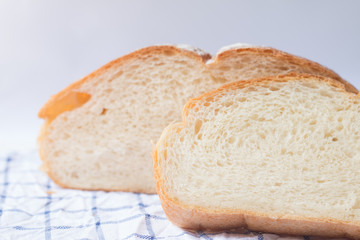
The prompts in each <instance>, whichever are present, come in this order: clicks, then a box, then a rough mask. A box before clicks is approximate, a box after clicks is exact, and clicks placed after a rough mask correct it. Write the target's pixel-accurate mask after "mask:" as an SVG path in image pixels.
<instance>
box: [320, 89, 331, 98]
mask: <svg viewBox="0 0 360 240" xmlns="http://www.w3.org/2000/svg"><path fill="white" fill-rule="evenodd" d="M320 95H321V96H324V97H329V98H331V97H333V95H332V94H331V93H330V92H328V91H320Z"/></svg>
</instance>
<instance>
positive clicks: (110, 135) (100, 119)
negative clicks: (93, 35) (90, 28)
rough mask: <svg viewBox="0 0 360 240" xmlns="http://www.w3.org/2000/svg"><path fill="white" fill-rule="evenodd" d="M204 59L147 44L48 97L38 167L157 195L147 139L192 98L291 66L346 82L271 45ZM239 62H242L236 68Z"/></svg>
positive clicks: (73, 179) (83, 185) (83, 181)
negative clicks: (39, 164)
mask: <svg viewBox="0 0 360 240" xmlns="http://www.w3.org/2000/svg"><path fill="white" fill-rule="evenodd" d="M246 56H248V58H249V59H252V60H250V61H246ZM209 58H210V55H209V54H206V53H204V52H202V51H200V50H198V49H194V48H189V47H184V46H178V47H175V46H153V47H148V48H144V49H141V50H138V51H135V52H133V53H131V54H129V55H126V56H124V57H122V58H119V59H117V60H115V61H113V62H110V63H109V64H107V65H105V66H103V67H102V68H100V69H99V70H97V71H95V72H94V73H92V74H90V75H89V76H87V77H85V78H84V79H82V80H80V81H78V82H75V83H74V84H72V85H70V86H69V87H67V88H66V89H64V90H62V91H61V92H59V93H58V94H57V95H55V96H53V97H52V98H51V99H50V100H49V101H48V103H46V104H45V105H44V107H43V108H42V109H41V111H40V113H39V116H40V117H41V118H44V119H45V120H46V122H45V124H44V126H43V128H42V131H41V133H40V137H39V146H40V155H41V158H42V159H43V163H44V164H43V169H44V170H46V171H47V172H48V173H49V175H50V177H51V178H52V179H53V180H54V181H55V182H56V183H58V184H59V185H61V186H64V187H69V188H78V189H90V190H95V189H101V190H108V191H110V190H121V191H134V192H145V193H155V192H156V190H155V184H154V177H153V168H152V159H151V150H152V142H155V141H157V139H158V138H159V137H160V135H161V132H162V130H163V129H164V127H166V126H167V125H168V124H169V123H171V122H173V121H180V120H181V110H182V108H183V105H184V104H185V103H186V101H187V100H188V99H189V98H192V97H195V96H198V95H200V94H202V93H205V92H207V91H211V90H213V89H216V88H217V87H219V86H221V85H222V84H224V83H229V82H232V81H234V80H240V79H249V78H252V77H254V76H259V75H262V76H268V75H272V74H283V73H287V72H289V71H290V72H291V71H294V72H299V73H300V72H304V71H305V72H308V71H310V72H311V73H312V74H316V75H324V76H328V77H332V78H335V79H337V80H338V81H344V80H342V79H341V78H340V77H339V76H338V75H337V74H335V73H334V72H332V71H331V70H328V69H327V68H325V67H323V66H321V65H319V64H315V63H313V62H311V61H309V60H306V59H303V58H298V57H295V56H292V55H290V54H287V53H283V52H280V51H277V50H275V49H271V48H239V49H230V50H228V51H224V52H222V53H220V54H219V55H218V56H216V57H214V59H213V61H212V63H209V64H205V63H206V61H207V60H208V59H209ZM259 62H261V64H262V65H261V64H260V65H259V64H258V63H259ZM274 62H276V66H277V67H274V65H273V63H274ZM281 62H282V63H283V64H284V68H283V69H281V67H280V65H281ZM240 64H243V66H245V68H243V69H242V70H241V71H238V70H239V68H238V66H239V65H240ZM289 64H292V65H291V66H293V67H291V68H290V67H287V66H288V65H289ZM251 65H253V66H252V67H251ZM308 65H311V66H315V67H313V68H311V70H309V69H308V67H307V66H308ZM224 66H225V67H224ZM294 66H296V67H294ZM262 68H263V69H262ZM254 69H256V70H254ZM271 69H276V71H275V70H271ZM355 91H356V90H355Z"/></svg>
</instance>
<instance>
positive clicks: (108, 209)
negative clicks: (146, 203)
mask: <svg viewBox="0 0 360 240" xmlns="http://www.w3.org/2000/svg"><path fill="white" fill-rule="evenodd" d="M133 207H134V206H123V207H118V208H97V210H100V211H104V212H116V211H120V210H124V209H131V208H133ZM3 211H4V212H17V213H23V214H25V215H27V216H29V217H34V216H38V215H43V214H44V213H43V212H40V213H29V212H27V211H25V210H22V209H5V210H3ZM87 211H89V209H79V210H67V209H64V208H58V209H54V210H51V212H50V213H57V212H65V213H73V214H76V213H82V212H87ZM151 217H152V218H156V219H166V218H164V217H158V216H151Z"/></svg>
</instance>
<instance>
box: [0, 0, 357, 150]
mask: <svg viewBox="0 0 360 240" xmlns="http://www.w3.org/2000/svg"><path fill="white" fill-rule="evenodd" d="M359 10H360V1H356V0H353V1H351V0H347V1H330V0H314V1H310V0H302V1H294V0H293V1H289V0H281V1H280V0H279V1H271V0H264V1H254V0H251V1H250V0H249V1H241V0H237V1H235V0H234V1H231V0H219V1H209V0H208V1H205V0H203V1H200V0H181V1H175V0H174V1H170V0H159V1H151V0H129V1H100V0H99V1H90V0H82V1H77V0H62V1H49V0H34V1H30V0H29V1H21V0H18V1H14V0H1V1H0V154H6V153H8V152H9V151H22V152H24V151H28V150H30V149H35V148H36V137H37V134H38V131H39V129H40V125H41V123H42V121H41V120H39V119H37V112H38V110H39V109H40V108H41V106H42V105H43V104H44V103H45V102H46V101H47V100H48V98H49V97H50V96H51V95H53V94H55V93H57V92H58V91H60V90H61V89H63V88H64V87H66V86H67V85H68V84H70V83H71V82H73V81H76V80H78V79H80V78H82V77H84V76H85V75H87V74H89V73H90V72H92V71H94V70H95V69H97V68H99V67H101V66H102V65H103V64H105V63H107V62H108V61H110V60H112V59H115V58H118V57H120V56H122V55H124V54H126V53H129V52H131V51H133V50H135V49H138V48H142V47H146V46H148V45H153V44H161V43H174V44H175V43H186V44H190V45H194V46H197V47H200V48H202V49H204V50H206V51H208V52H210V53H216V51H217V50H218V49H219V48H220V47H222V46H224V45H229V44H233V43H237V42H243V43H250V44H255V45H265V46H272V47H275V48H278V49H280V50H284V51H287V52H290V53H293V54H296V55H300V56H302V57H306V58H309V59H312V60H314V61H317V62H319V63H321V64H323V65H325V66H327V67H329V68H331V69H333V70H335V71H336V72H337V73H338V74H340V75H341V76H342V77H343V78H345V79H347V80H348V81H350V82H351V83H352V84H354V85H355V86H356V87H357V88H360V60H359V59H360V58H359V56H360V47H359V43H360V14H359Z"/></svg>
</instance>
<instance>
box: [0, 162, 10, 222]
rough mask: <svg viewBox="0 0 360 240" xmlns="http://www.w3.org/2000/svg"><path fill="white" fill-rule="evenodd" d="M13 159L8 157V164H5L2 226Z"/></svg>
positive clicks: (0, 215) (1, 207) (0, 209)
mask: <svg viewBox="0 0 360 240" xmlns="http://www.w3.org/2000/svg"><path fill="white" fill-rule="evenodd" d="M11 160H12V158H11V157H8V158H7V159H6V163H5V169H4V182H3V184H2V185H3V186H4V187H3V191H2V193H1V196H3V197H2V198H1V201H0V203H1V205H0V224H1V219H2V215H3V211H4V203H5V200H6V198H7V190H8V186H9V169H10V162H11Z"/></svg>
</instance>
